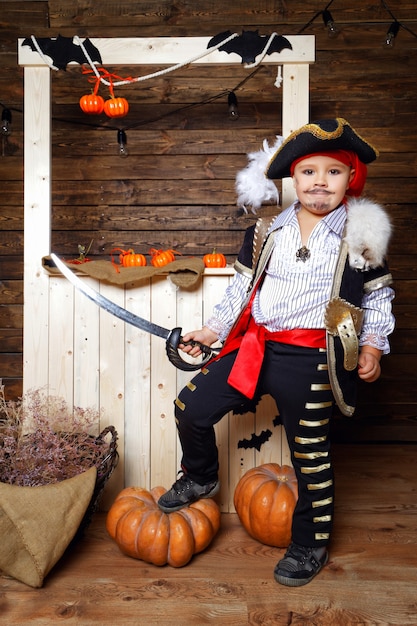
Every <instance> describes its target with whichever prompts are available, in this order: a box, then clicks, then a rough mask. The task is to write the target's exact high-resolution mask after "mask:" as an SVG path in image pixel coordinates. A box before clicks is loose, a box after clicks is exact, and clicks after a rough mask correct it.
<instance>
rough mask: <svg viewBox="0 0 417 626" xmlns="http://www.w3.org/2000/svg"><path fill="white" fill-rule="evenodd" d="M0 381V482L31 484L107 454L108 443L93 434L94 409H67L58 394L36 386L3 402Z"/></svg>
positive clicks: (80, 468)
mask: <svg viewBox="0 0 417 626" xmlns="http://www.w3.org/2000/svg"><path fill="white" fill-rule="evenodd" d="M1 382H2V381H1V380H0V481H1V482H4V483H10V484H12V485H21V486H32V487H34V486H37V485H47V484H51V483H56V482H59V481H62V480H65V479H67V478H72V477H73V476H76V475H77V474H80V473H81V472H83V471H85V470H87V469H89V468H90V467H93V465H96V466H97V467H99V465H100V463H101V462H102V461H103V458H104V457H105V456H106V454H107V453H108V444H106V442H105V441H104V440H103V439H101V438H100V437H96V436H95V435H94V434H93V432H95V431H97V428H98V424H99V418H100V413H99V411H97V410H95V409H91V408H89V409H81V408H77V407H76V408H74V409H70V408H69V407H68V405H67V403H66V402H65V400H63V399H62V398H59V397H56V396H49V395H45V394H44V393H42V392H41V391H39V390H35V391H29V392H28V393H27V394H25V396H23V398H20V399H19V400H8V401H7V400H6V399H5V393H4V385H2V384H1Z"/></svg>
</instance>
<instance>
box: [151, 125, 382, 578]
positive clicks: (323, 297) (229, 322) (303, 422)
mask: <svg viewBox="0 0 417 626" xmlns="http://www.w3.org/2000/svg"><path fill="white" fill-rule="evenodd" d="M377 156H378V153H377V151H376V149H375V148H373V147H372V146H371V145H370V144H369V143H368V142H367V141H365V140H364V139H363V138H362V137H361V136H360V135H359V134H358V133H357V132H356V131H355V130H354V129H353V128H352V127H351V126H350V125H349V123H348V122H347V121H346V120H344V119H342V118H337V119H330V120H320V121H317V122H314V123H311V124H306V125H305V126H303V127H302V128H300V129H299V130H297V131H295V132H293V133H292V134H291V135H290V136H289V137H288V138H287V139H286V140H285V141H284V142H283V143H282V145H280V147H279V148H278V150H277V151H276V152H275V153H274V154H273V155H272V158H270V160H269V163H268V165H267V169H266V177H267V179H279V178H284V177H288V176H291V177H292V178H293V183H294V187H295V190H296V196H297V200H296V201H295V202H294V203H293V204H292V205H291V206H290V207H288V208H287V209H286V210H284V211H282V212H281V213H280V214H279V215H278V216H277V217H276V218H274V219H273V220H272V221H270V224H269V227H268V228H267V232H266V236H264V235H263V234H262V233H261V230H262V220H261V221H260V220H258V222H257V223H256V225H254V226H252V227H250V228H249V229H248V230H247V232H246V235H245V239H244V242H243V245H242V248H241V250H240V253H239V255H238V259H237V261H236V263H235V269H236V274H235V277H234V279H233V281H232V283H231V285H230V286H229V287H228V288H227V290H226V292H225V295H224V297H223V299H222V301H221V302H220V303H219V304H218V305H217V306H216V307H215V308H214V311H213V314H212V316H211V317H210V319H208V320H207V322H206V324H205V326H204V327H203V329H201V330H198V331H193V332H190V333H188V334H186V335H185V336H184V340H185V341H190V340H196V341H200V342H202V343H206V344H209V345H211V344H213V343H214V342H215V341H217V340H220V341H222V342H223V348H222V351H221V352H220V353H219V355H218V356H217V357H215V359H213V361H212V362H210V363H209V365H208V366H206V368H204V369H203V370H202V371H201V372H200V373H199V374H197V375H196V376H195V377H194V378H193V380H192V381H191V382H190V383H189V384H188V385H187V386H186V387H185V388H184V389H183V390H182V391H181V393H180V394H179V396H178V398H177V399H176V401H175V417H176V422H177V427H178V433H179V438H180V441H181V445H182V451H183V457H182V471H183V474H182V475H181V476H180V478H179V479H178V480H177V481H176V482H175V483H174V485H173V486H172V488H171V489H170V490H169V491H167V493H166V494H164V495H163V496H161V498H160V500H159V506H160V508H161V509H162V510H163V511H166V512H170V511H175V510H178V509H180V508H181V507H183V506H186V505H188V504H190V503H191V502H193V501H195V500H197V499H199V498H206V497H211V496H213V495H215V494H216V493H217V492H218V489H219V482H218V454H217V447H216V441H215V434H214V428H213V426H214V424H215V423H216V422H218V421H219V420H220V419H221V418H222V417H223V416H224V415H225V414H226V413H227V412H228V411H235V412H236V413H242V412H244V411H245V410H248V409H249V408H252V409H253V407H254V406H255V405H256V403H257V402H258V401H259V399H260V397H261V396H262V395H264V394H270V395H271V396H272V397H273V398H274V400H275V402H276V404H277V407H278V411H279V415H280V419H281V421H282V424H283V425H284V428H285V431H286V436H287V439H288V444H289V448H290V451H291V459H292V464H293V466H294V470H295V472H296V476H297V480H298V489H299V497H298V502H297V505H296V508H295V511H294V516H293V522H292V543H291V544H290V546H289V548H288V550H287V552H286V554H285V555H284V557H283V558H282V559H281V560H280V561H279V562H278V564H277V566H276V568H275V571H274V576H275V579H276V580H277V581H278V582H279V583H281V584H284V585H288V586H300V585H304V584H306V583H308V582H310V581H311V580H312V578H313V577H314V576H315V575H316V574H317V573H318V572H319V571H320V569H321V568H322V567H323V566H324V565H325V564H326V562H327V560H328V550H327V546H328V544H329V541H330V535H331V529H332V522H333V511H334V485H333V471H332V465H331V456H330V441H329V424H330V418H331V414H332V410H333V407H334V404H335V403H337V405H338V406H339V408H340V410H341V411H342V413H343V414H344V415H352V414H353V412H354V410H355V395H356V384H357V379H358V377H359V378H361V379H362V380H365V381H368V382H373V381H375V380H376V379H377V378H378V377H379V375H380V372H381V368H380V359H381V356H382V355H383V354H386V353H388V352H389V343H388V339H387V337H388V335H389V334H390V333H391V332H392V331H393V328H394V319H393V315H392V310H391V301H392V299H393V296H394V294H393V290H392V289H391V287H390V284H391V275H390V274H389V271H388V267H387V264H386V261H385V255H386V251H387V246H388V241H389V236H390V223H389V220H388V217H387V216H386V214H385V212H384V210H383V209H382V208H381V207H380V206H378V205H376V204H375V203H373V202H370V201H368V200H364V199H359V196H360V194H361V192H362V189H363V187H364V184H365V180H366V173H367V169H366V165H365V164H366V163H370V162H371V161H373V160H374V159H375V158H376V157H377ZM183 349H184V351H185V352H188V353H190V354H191V355H193V356H197V355H198V354H199V353H200V351H199V348H198V347H197V346H194V347H192V346H187V347H183Z"/></svg>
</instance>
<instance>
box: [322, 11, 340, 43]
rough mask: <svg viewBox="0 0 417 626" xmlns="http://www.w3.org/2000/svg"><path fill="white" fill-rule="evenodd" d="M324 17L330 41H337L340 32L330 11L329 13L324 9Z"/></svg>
mask: <svg viewBox="0 0 417 626" xmlns="http://www.w3.org/2000/svg"><path fill="white" fill-rule="evenodd" d="M322 16H323V22H324V25H325V26H326V28H327V34H328V36H329V39H335V38H336V37H337V36H338V34H339V31H338V29H337V27H336V24H335V23H334V20H333V17H332V14H331V13H330V11H328V9H324V11H323V13H322Z"/></svg>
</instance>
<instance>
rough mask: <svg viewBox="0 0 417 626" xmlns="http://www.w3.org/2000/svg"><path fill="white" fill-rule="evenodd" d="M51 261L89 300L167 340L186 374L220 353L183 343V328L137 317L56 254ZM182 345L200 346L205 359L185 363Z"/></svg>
mask: <svg viewBox="0 0 417 626" xmlns="http://www.w3.org/2000/svg"><path fill="white" fill-rule="evenodd" d="M51 259H52V260H53V262H54V263H55V265H56V267H57V268H58V269H59V271H60V272H61V273H62V274H63V275H64V276H65V278H67V279H68V280H69V281H70V283H72V284H73V285H74V287H76V288H77V289H78V290H79V291H81V292H82V293H83V294H84V295H85V296H87V298H89V299H90V300H92V301H93V302H95V304H97V305H98V306H99V307H101V308H102V309H104V310H105V311H108V312H109V313H111V314H112V315H114V316H115V317H118V318H119V319H121V320H123V321H124V322H127V323H128V324H131V325H132V326H136V328H140V329H141V330H145V331H146V332H148V333H150V334H151V335H156V336H157V337H162V339H165V342H166V343H165V347H166V352H167V356H168V359H169V360H170V361H171V363H172V364H173V365H175V367H177V368H178V369H180V370H183V371H185V372H192V371H194V370H198V369H201V368H202V367H203V366H204V365H205V364H206V363H208V361H210V360H211V359H212V358H213V356H214V355H215V354H216V353H217V352H219V351H220V348H211V347H210V346H206V345H205V344H203V343H200V342H199V341H183V338H182V336H181V328H173V329H172V330H169V329H168V328H164V327H163V326H159V325H158V324H154V323H153V322H149V321H148V320H145V319H143V317H139V316H138V315H135V314H134V313H132V312H131V311H127V310H126V309H124V308H123V307H121V306H119V305H118V304H116V303H115V302H113V301H112V300H109V299H108V298H106V297H105V296H103V295H102V294H101V293H99V292H98V291H96V290H95V289H93V288H92V287H90V285H88V284H86V283H85V282H84V281H82V280H81V279H80V278H79V277H78V276H77V275H76V274H74V272H72V271H71V270H70V268H69V267H68V266H67V265H65V263H63V262H62V261H61V259H59V258H58V257H57V255H56V254H54V253H52V254H51ZM180 344H183V345H187V346H198V347H199V348H200V350H201V351H202V353H203V354H204V355H205V356H204V358H203V359H202V360H201V361H200V362H199V363H189V362H188V361H185V360H184V359H183V358H182V357H181V355H180V353H179V352H178V346H179V345H180Z"/></svg>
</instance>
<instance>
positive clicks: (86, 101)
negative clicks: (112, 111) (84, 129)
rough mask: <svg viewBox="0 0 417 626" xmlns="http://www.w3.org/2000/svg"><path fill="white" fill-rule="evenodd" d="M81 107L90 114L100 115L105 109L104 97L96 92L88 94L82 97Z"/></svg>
mask: <svg viewBox="0 0 417 626" xmlns="http://www.w3.org/2000/svg"><path fill="white" fill-rule="evenodd" d="M80 107H81V110H82V111H84V113H87V114H88V115H100V113H103V109H104V98H102V97H101V96H99V95H98V94H96V93H90V94H86V95H85V96H81V98H80Z"/></svg>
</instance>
